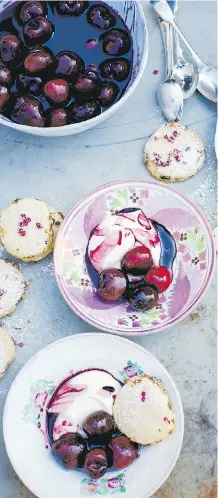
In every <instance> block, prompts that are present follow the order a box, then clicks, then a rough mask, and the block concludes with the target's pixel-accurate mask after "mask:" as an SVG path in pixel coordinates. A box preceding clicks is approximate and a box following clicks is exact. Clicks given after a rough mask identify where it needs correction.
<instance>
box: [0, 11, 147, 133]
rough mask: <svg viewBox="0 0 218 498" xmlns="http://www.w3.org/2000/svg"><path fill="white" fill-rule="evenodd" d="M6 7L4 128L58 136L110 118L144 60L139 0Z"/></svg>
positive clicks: (0, 101)
mask: <svg viewBox="0 0 218 498" xmlns="http://www.w3.org/2000/svg"><path fill="white" fill-rule="evenodd" d="M127 3H128V2H126V1H125V2H107V3H106V2H101V1H100V2H95V1H66V2H44V1H43V2H38V1H32V2H31V1H29V2H14V1H9V2H8V1H7V2H1V4H2V5H1V6H0V123H1V124H4V125H6V126H10V127H12V128H15V129H18V130H22V131H25V132H27V133H32V134H37V135H44V136H61V135H70V134H74V133H78V132H80V131H84V130H87V129H88V128H91V127H93V126H95V125H96V124H98V123H100V122H101V121H103V120H105V119H106V118H107V117H109V116H111V114H113V113H114V112H115V111H116V110H117V109H119V107H120V106H121V105H123V104H124V103H125V101H126V100H127V98H128V97H129V96H130V95H131V93H132V92H133V91H134V89H135V88H136V86H137V84H138V82H139V80H140V78H141V76H142V74H143V71H144V68H145V65H146V61H147V31H146V24H145V19H144V15H143V11H142V8H141V6H140V4H139V2H131V7H130V8H129V7H128V8H127V5H126V4H127Z"/></svg>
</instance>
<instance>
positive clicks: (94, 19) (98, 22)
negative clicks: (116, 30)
mask: <svg viewBox="0 0 218 498" xmlns="http://www.w3.org/2000/svg"><path fill="white" fill-rule="evenodd" d="M87 19H88V22H89V24H92V26H95V27H96V28H99V29H110V28H113V26H115V24H116V18H115V17H114V16H113V15H112V14H111V13H110V11H109V10H108V9H107V7H106V6H104V5H101V4H99V5H98V4H96V5H94V6H93V7H90V9H89V10H88V12H87Z"/></svg>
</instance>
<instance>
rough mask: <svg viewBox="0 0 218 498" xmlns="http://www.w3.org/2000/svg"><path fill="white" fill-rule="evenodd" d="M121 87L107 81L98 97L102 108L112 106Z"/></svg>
mask: <svg viewBox="0 0 218 498" xmlns="http://www.w3.org/2000/svg"><path fill="white" fill-rule="evenodd" d="M119 91H120V90H119V87H118V86H117V85H116V83H112V82H110V81H106V82H105V83H103V84H102V85H101V90H100V93H99V96H98V102H99V103H100V104H101V106H102V107H108V106H109V105H112V104H113V103H114V101H115V100H116V98H117V96H118V94H119Z"/></svg>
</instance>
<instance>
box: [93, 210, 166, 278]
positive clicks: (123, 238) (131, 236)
mask: <svg viewBox="0 0 218 498" xmlns="http://www.w3.org/2000/svg"><path fill="white" fill-rule="evenodd" d="M137 246H145V247H147V248H148V249H150V252H151V255H152V259H153V263H154V265H155V266H158V265H159V262H160V255H161V245H160V239H159V236H158V233H157V231H156V229H155V227H154V226H153V224H152V222H151V221H150V220H149V219H148V218H147V217H146V216H145V214H144V213H143V212H142V210H141V209H136V210H134V211H129V212H119V213H117V214H114V215H112V216H110V217H109V218H106V219H105V220H103V221H102V223H100V224H99V225H98V226H97V227H96V228H95V230H94V232H93V233H92V235H91V237H90V240H89V244H88V256H89V259H90V262H91V264H92V266H93V267H94V268H95V269H96V270H97V271H98V272H99V273H101V272H102V271H103V270H106V269H108V268H118V269H120V268H121V261H122V259H123V257H124V256H125V254H126V253H127V252H128V251H130V250H131V249H133V248H134V247H137Z"/></svg>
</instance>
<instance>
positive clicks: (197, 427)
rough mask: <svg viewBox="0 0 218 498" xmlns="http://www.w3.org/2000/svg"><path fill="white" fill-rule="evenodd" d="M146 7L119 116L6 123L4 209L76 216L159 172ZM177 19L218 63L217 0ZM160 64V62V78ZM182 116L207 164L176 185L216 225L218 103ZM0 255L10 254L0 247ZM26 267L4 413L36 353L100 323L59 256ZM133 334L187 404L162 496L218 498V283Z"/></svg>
mask: <svg viewBox="0 0 218 498" xmlns="http://www.w3.org/2000/svg"><path fill="white" fill-rule="evenodd" d="M143 6H144V10H145V14H146V19H147V23H148V30H149V57H148V65H147V68H146V71H145V74H144V77H143V80H142V81H141V83H140V86H139V87H138V88H137V91H136V92H135V94H134V95H133V96H132V98H130V100H129V101H128V103H127V104H126V105H125V107H124V108H123V109H122V110H121V111H120V112H119V113H118V114H116V115H115V116H114V117H113V118H111V119H110V120H109V121H106V122H105V123H103V124H102V125H101V126H99V127H98V128H95V129H93V130H91V131H88V132H85V133H83V134H80V135H77V136H73V137H66V138H59V139H58V138H56V139H44V138H41V137H34V136H31V135H29V136H28V135H24V134H21V133H18V132H15V131H13V130H10V129H8V128H6V127H3V126H1V127H0V171H1V180H0V210H1V209H2V208H4V207H5V206H6V205H7V204H8V203H9V202H10V201H12V200H14V199H15V198H17V197H22V196H33V197H38V198H42V199H44V200H45V201H47V202H48V204H50V205H52V206H54V207H55V208H56V209H57V210H62V211H63V212H64V213H67V211H68V210H69V209H70V208H71V207H72V205H73V204H74V203H76V202H77V201H78V200H79V199H80V198H81V197H82V196H83V195H85V194H86V193H87V192H89V191H90V190H91V189H93V188H94V187H96V186H98V185H101V184H103V183H106V182H109V181H113V180H118V179H125V178H143V179H148V180H149V179H150V176H149V174H148V172H147V171H146V170H145V167H144V165H143V161H142V151H143V145H144V143H145V141H146V140H147V138H148V137H149V136H150V135H151V134H152V133H153V132H154V130H155V128H156V127H157V126H158V125H159V124H160V123H162V122H163V119H162V117H161V114H160V112H159V110H158V108H157V104H156V88H157V85H158V84H159V83H160V81H161V80H162V79H163V77H164V64H165V63H164V52H163V45H162V40H161V35H160V32H159V27H158V24H157V21H156V18H155V14H154V12H153V10H152V9H151V7H150V5H149V4H148V3H145V2H144V3H143ZM178 24H179V25H180V26H181V27H182V29H183V31H184V34H185V35H186V36H187V38H188V39H189V41H190V42H191V44H192V45H193V47H195V48H196V49H197V51H198V53H199V55H200V56H201V57H202V59H203V60H204V62H206V63H215V62H216V60H217V53H216V38H217V37H216V25H217V5H216V2H215V1H192V0H189V1H181V2H180V10H179V13H178ZM154 69H158V74H157V75H154V74H153V71H154ZM182 122H183V123H184V124H185V125H187V126H189V127H190V128H191V129H192V130H195V131H196V132H197V133H199V134H200V135H201V136H202V137H203V139H204V141H205V143H206V146H207V162H206V164H205V166H204V168H203V170H202V171H201V172H200V173H199V174H198V175H197V176H195V177H194V178H192V179H190V180H188V181H186V182H185V183H183V184H176V185H174V187H175V188H176V189H178V191H180V192H183V193H185V194H187V195H188V196H189V197H190V198H191V199H192V200H193V201H194V202H196V203H197V204H198V205H199V207H200V208H201V209H202V211H203V212H204V214H205V215H206V217H207V219H208V221H209V222H210V223H211V225H212V226H216V225H217V217H216V215H215V209H216V205H215V193H216V183H217V171H216V170H217V164H216V157H215V151H214V134H215V124H216V106H215V104H213V103H210V102H208V101H206V100H205V99H204V98H203V97H202V96H201V95H200V94H198V93H196V94H195V95H194V96H193V97H192V98H191V99H190V100H188V101H186V102H185V106H184V114H183V119H182ZM0 254H4V253H3V251H1V249H0ZM24 271H25V274H26V275H27V277H28V278H29V279H30V280H31V283H30V286H29V290H28V293H27V296H26V298H25V300H24V301H23V302H22V303H21V304H20V305H19V306H18V308H17V310H16V312H15V313H14V314H13V315H12V316H11V317H9V318H7V319H5V320H3V321H4V326H5V328H7V329H8V330H9V331H10V332H11V334H12V336H13V337H14V339H15V341H16V342H17V343H18V344H19V346H17V358H16V360H15V361H14V363H13V365H12V366H11V368H10V369H9V370H8V372H7V374H6V375H5V377H4V378H3V380H1V381H0V418H2V414H3V406H4V402H5V398H6V395H7V392H8V389H9V388H10V385H11V383H12V381H13V379H14V377H15V376H16V374H17V373H18V371H19V370H20V368H21V367H22V366H23V364H24V363H25V362H26V361H27V360H28V359H29V358H30V357H31V356H32V355H33V354H34V353H35V352H36V351H38V350H39V349H40V348H42V347H43V346H45V345H47V344H48V343H50V342H52V341H54V340H56V339H59V338H61V337H64V336H65V335H70V334H73V333H76V332H77V333H78V332H80V333H83V332H87V331H90V330H94V329H92V328H91V327H90V326H88V325H87V324H86V323H85V322H83V321H82V320H81V319H79V318H78V317H77V316H76V315H74V313H73V312H72V311H71V310H70V309H69V308H68V306H67V304H66V303H65V302H64V301H63V299H62V298H61V296H60V294H59V291H58V289H57V286H56V284H55V280H54V276H53V272H52V262H51V259H49V258H47V259H46V260H44V261H43V262H41V263H38V264H37V265H35V266H31V265H24ZM134 340H135V341H136V342H137V343H139V344H141V345H143V346H144V347H145V348H147V349H148V350H149V351H151V352H152V353H153V354H154V355H155V356H156V357H157V358H158V359H159V360H160V361H162V362H163V364H164V366H165V367H166V368H167V369H168V370H169V372H170V374H171V375H172V376H173V378H174V380H175V382H176V384H177V387H178V389H179V391H180V394H181V398H182V402H183V405H184V411H185V438H184V445H183V448H182V452H181V455H180V458H179V461H178V463H177V465H176V467H175V469H174V471H173V473H172V474H171V476H170V478H169V479H168V481H167V482H166V483H165V485H164V486H163V487H162V488H161V489H160V490H159V491H158V492H157V493H156V494H155V497H156V498H215V496H217V495H216V487H215V475H216V465H215V464H216V449H215V445H216V428H215V412H216V396H215V390H216V285H215V281H214V282H213V283H212V285H211V287H210V289H209V291H208V293H207V295H206V297H205V299H204V300H203V301H202V302H201V303H200V304H199V305H198V307H197V309H196V310H195V312H193V313H192V314H191V315H190V316H189V317H188V318H187V319H185V320H184V321H183V322H182V323H180V324H179V325H177V326H175V327H172V328H171V329H169V330H168V331H166V332H164V333H162V334H161V333H159V334H157V335H154V336H153V337H152V336H149V337H144V338H143V337H141V338H136V339H134ZM15 416H16V409H15ZM27 458H28V455H27ZM72 496H73V495H72ZM21 497H22V498H33V495H32V494H31V493H30V492H29V491H28V490H27V489H26V488H25V487H24V486H23V485H22V483H21V482H20V480H19V479H18V477H17V476H16V474H15V472H14V471H13V469H12V467H11V465H10V463H9V461H8V458H7V455H6V452H5V448H4V443H3V436H2V427H1V425H0V498H21ZM60 498H66V497H60ZM75 498H77V497H75ZM133 498H136V497H133Z"/></svg>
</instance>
